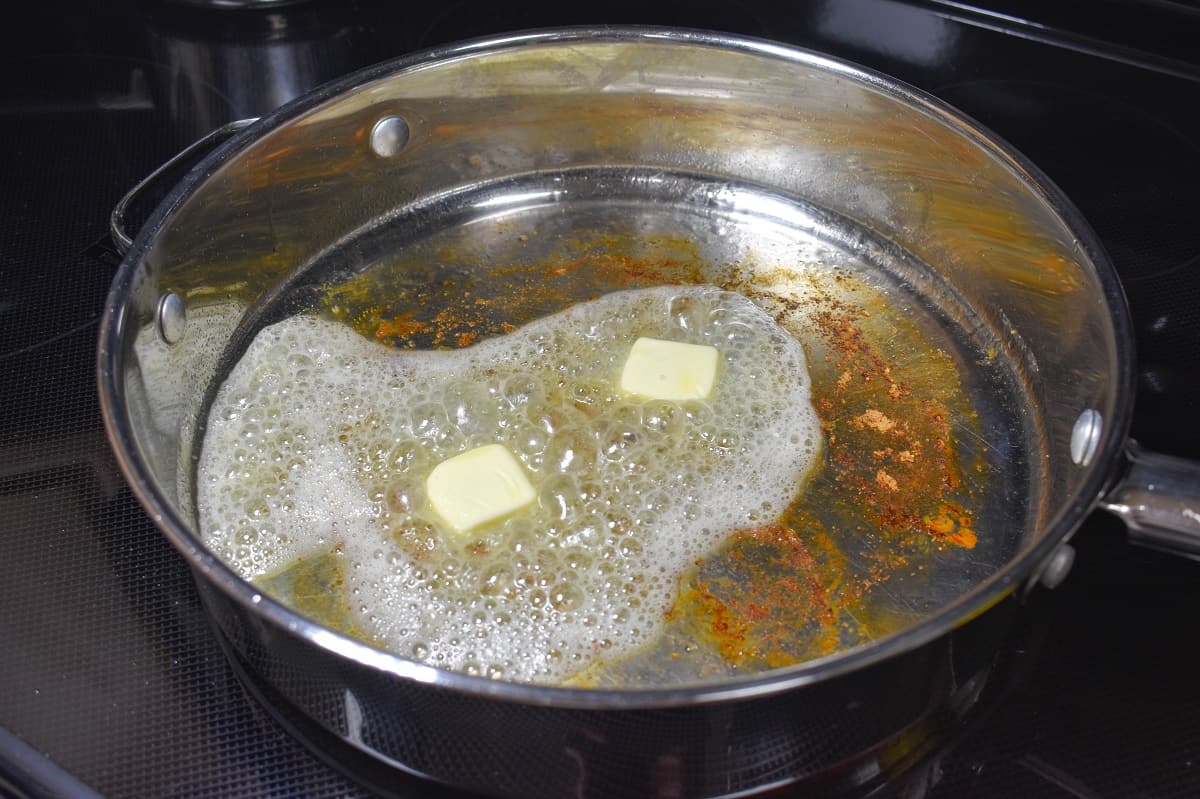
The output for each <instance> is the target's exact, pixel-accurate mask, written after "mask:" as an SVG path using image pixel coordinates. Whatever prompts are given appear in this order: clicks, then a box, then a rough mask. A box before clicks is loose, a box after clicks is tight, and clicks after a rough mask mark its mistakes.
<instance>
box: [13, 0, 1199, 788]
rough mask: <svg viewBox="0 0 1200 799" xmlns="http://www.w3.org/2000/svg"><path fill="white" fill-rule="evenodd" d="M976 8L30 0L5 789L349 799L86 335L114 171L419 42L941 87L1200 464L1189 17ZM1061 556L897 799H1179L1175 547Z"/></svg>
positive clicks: (1009, 5) (1163, 420) (1190, 748)
mask: <svg viewBox="0 0 1200 799" xmlns="http://www.w3.org/2000/svg"><path fill="white" fill-rule="evenodd" d="M416 5H420V6H421V7H420V8H417V7H415V6H416ZM987 5H988V8H987V9H981V8H980V7H978V6H977V5H975V4H970V3H949V2H896V1H893V0H817V1H814V2H795V3H790V4H782V3H781V4H772V3H767V2H735V0H725V2H711V3H710V2H702V1H697V2H683V1H682V0H676V1H675V2H668V3H660V4H655V3H647V2H622V1H621V0H618V1H617V2H605V3H591V2H587V1H586V0H584V1H583V2H577V3H574V4H571V3H559V4H541V3H536V2H533V3H523V4H521V5H520V7H519V10H502V7H501V4H496V3H493V2H486V1H485V0H446V2H443V3H440V4H401V3H385V2H380V3H370V2H365V0H362V1H360V2H357V3H348V2H327V3H325V2H319V1H318V0H313V1H312V2H307V3H303V2H302V3H295V4H290V5H286V6H276V7H274V9H273V10H271V11H264V10H228V9H225V10H216V9H196V8H186V7H182V6H180V5H172V4H168V3H142V4H138V3H133V2H128V0H126V1H125V2H108V3H103V4H87V3H74V4H72V3H68V2H58V3H56V2H46V3H40V4H36V5H34V6H32V7H30V6H26V7H24V9H23V14H24V19H23V20H22V21H21V22H13V21H12V20H10V24H8V25H5V26H2V27H0V41H2V42H3V50H2V51H0V52H2V53H3V55H0V61H2V62H3V63H4V65H5V70H4V73H3V74H4V75H5V80H4V81H3V85H2V86H0V186H2V187H3V191H2V192H0V797H9V796H33V797H40V796H54V795H59V794H66V795H81V796H82V795H88V793H89V791H90V790H94V791H95V792H98V793H99V794H101V795H105V796H112V797H161V796H187V797H262V796H308V797H331V798H332V797H349V796H365V795H369V793H370V792H369V790H368V789H367V788H365V787H363V785H361V784H360V783H359V782H356V781H355V780H354V779H352V778H349V777H347V776H345V775H344V773H343V769H341V768H339V767H337V765H336V762H337V761H339V760H341V761H342V762H343V763H344V762H346V759H345V758H343V757H342V756H341V754H340V753H338V752H336V751H334V752H332V753H331V754H330V755H329V756H326V757H324V758H322V757H319V756H317V755H315V754H313V753H312V752H311V751H310V749H309V748H306V746H305V745H303V744H301V743H299V742H298V740H297V738H296V737H295V736H294V735H292V734H291V732H289V731H288V730H286V729H285V728H284V726H282V725H281V723H280V721H279V720H278V719H276V718H275V717H273V716H271V715H269V714H268V713H267V712H266V711H264V710H263V709H262V707H261V706H260V705H259V704H258V703H257V701H256V700H255V699H254V698H252V697H250V696H248V695H247V693H246V692H245V690H244V689H243V688H242V686H241V684H240V683H239V682H238V680H237V678H236V676H235V675H234V673H233V671H232V670H231V668H230V666H229V664H228V663H227V661H226V659H225V658H224V656H223V654H222V652H221V650H220V648H219V645H218V643H217V641H216V639H215V638H214V637H213V635H212V633H211V631H210V629H209V626H208V623H207V622H206V620H205V617H204V616H203V614H202V611H201V608H200V604H199V600H198V597H197V595H196V593H195V589H194V587H193V585H192V582H191V577H190V573H189V572H188V569H187V567H186V566H185V565H184V563H183V561H182V560H181V559H180V558H179V557H178V556H177V555H176V553H175V551H174V550H173V549H172V548H171V547H170V546H169V545H168V544H167V543H166V541H165V540H164V539H163V538H162V537H161V536H160V535H159V534H158V533H157V532H156V530H155V529H154V527H153V525H152V524H151V523H150V522H149V521H148V520H147V518H146V517H145V515H144V514H143V513H142V511H141V509H140V507H139V506H138V505H137V503H136V502H135V501H134V499H133V498H132V496H131V494H130V492H129V491H128V489H127V488H126V487H125V485H124V483H123V481H122V479H121V478H120V476H119V475H118V473H117V471H116V467H115V464H114V462H113V459H112V457H111V455H110V454H109V451H108V447H107V443H106V441H105V438H104V434H103V429H102V424H101V421H100V416H99V410H98V405H97V401H96V394H95V389H94V377H93V373H94V348H95V339H96V335H97V320H98V317H99V315H100V312H101V309H102V305H103V302H104V296H105V293H106V291H107V287H108V284H109V282H110V280H111V278H112V275H113V272H114V268H115V267H114V263H113V259H112V258H111V249H110V248H109V247H108V246H107V245H106V235H107V220H108V213H109V211H110V209H111V208H112V206H113V205H114V203H115V202H116V201H117V199H118V198H119V197H120V196H121V195H122V194H123V193H124V191H125V190H126V189H127V188H129V187H130V186H131V185H133V184H134V183H135V182H137V180H138V179H140V178H141V177H142V176H143V175H144V174H146V173H147V172H149V171H150V170H151V169H152V168H153V167H154V166H156V165H157V164H159V163H160V162H162V161H163V160H165V159H166V158H168V157H169V156H170V155H171V154H173V153H174V152H176V151H177V150H179V149H180V148H181V147H183V146H184V145H186V144H187V143H188V142H189V141H191V140H192V139H194V138H196V137H198V136H199V135H201V134H203V133H204V132H205V131H207V130H210V129H212V128H214V127H216V126H217V125H219V124H220V123H222V122H225V121H227V120H231V119H235V118H239V117H245V116H250V115H254V114H259V113H262V112H263V111H265V110H268V109H269V108H271V107H273V106H275V105H277V104H279V103H281V102H283V101H285V100H287V99H290V98H291V97H293V96H295V95H296V94H297V93H299V92H301V91H304V90H307V89H309V88H311V87H312V86H314V85H316V84H317V83H320V82H323V81H325V80H328V79H330V78H333V77H335V76H337V75H340V74H343V73H345V72H348V71H350V70H352V69H354V68H357V67H359V66H364V65H366V64H369V63H374V62H377V61H381V60H384V59H387V58H390V57H394V56H397V55H401V54H404V53H408V52H412V51H414V50H417V49H420V48H423V47H426V46H430V45H434V44H440V43H445V42H449V41H453V40H457V39H462V38H468V37H473V36H477V35H484V34H489V33H497V32H501V31H507V30H515V29H522V28H529V27H538V26H546V25H560V24H597V23H645V24H663V25H677V26H685V27H694V28H707V29H714V30H723V31H729V32H734V33H742V34H749V35H753V36H760V37H766V38H772V39H777V40H780V41H784V42H788V43H792V44H796V45H800V46H804V47H810V48H813V49H817V50H821V51H823V52H826V53H829V54H832V55H836V56H841V57H844V58H847V59H850V60H853V61H857V62H859V63H861V64H863V65H866V66H869V67H872V68H874V69H877V70H879V71H882V72H886V73H889V74H891V75H893V76H896V77H899V78H901V79H904V80H907V81H909V82H910V83H913V84H915V85H917V86H919V87H921V88H923V89H926V90H927V91H929V92H931V93H933V94H935V95H937V96H938V97H941V98H942V99H944V100H946V101H948V102H949V103H951V104H953V105H956V106H958V107H959V108H961V109H962V110H964V111H965V112H967V113H968V114H970V115H972V116H974V117H975V118H976V119H978V120H980V121H981V122H982V123H983V124H984V125H986V126H988V127H990V128H992V129H993V130H994V131H996V132H998V133H999V135H1000V136H1001V137H1003V138H1005V139H1007V140H1008V141H1009V142H1010V143H1012V144H1013V145H1015V146H1016V147H1017V148H1018V149H1019V150H1021V151H1023V152H1024V153H1025V154H1026V155H1027V156H1029V158H1030V159H1031V160H1032V161H1033V162H1034V163H1036V164H1037V165H1038V166H1040V167H1041V168H1042V169H1043V170H1044V171H1045V172H1046V173H1048V174H1049V175H1050V177H1051V178H1052V179H1053V180H1054V181H1055V182H1057V183H1058V184H1059V185H1060V186H1061V187H1062V188H1063V190H1064V191H1065V192H1066V194H1067V195H1068V196H1069V197H1071V198H1072V199H1073V201H1074V202H1075V203H1076V204H1077V205H1078V206H1079V208H1080V209H1081V210H1082V212H1083V214H1084V216H1085V217H1086V218H1087V219H1088V220H1089V221H1090V222H1091V224H1092V225H1093V226H1094V227H1095V228H1096V230H1097V232H1098V233H1099V236H1100V238H1101V240H1102V241H1103V243H1104V245H1105V246H1106V247H1107V249H1108V251H1109V253H1110V255H1111V256H1112V259H1113V261H1114V262H1115V264H1116V266H1117V269H1118V271H1119V272H1120V274H1121V278H1122V280H1123V282H1124V285H1125V287H1126V290H1127V293H1128V297H1129V303H1130V307H1131V310H1132V315H1133V320H1134V326H1135V330H1136V335H1137V348H1138V353H1139V358H1140V368H1139V376H1140V382H1139V390H1138V395H1137V412H1136V415H1135V418H1134V422H1133V434H1134V437H1135V438H1137V439H1138V440H1139V441H1140V442H1141V443H1142V444H1143V445H1145V446H1147V447H1150V448H1153V449H1158V450H1162V451H1166V452H1170V453H1173V454H1177V455H1182V456H1185V457H1190V458H1195V459H1200V425H1198V424H1196V423H1195V422H1194V421H1193V420H1194V418H1195V415H1196V414H1197V413H1200V380H1198V379H1197V374H1200V193H1198V192H1197V188H1196V187H1197V186H1200V124H1198V122H1197V120H1198V119H1200V115H1198V114H1197V111H1196V109H1197V108H1200V51H1198V50H1196V49H1195V42H1196V41H1198V40H1200V38H1198V36H1197V34H1200V12H1197V11H1195V10H1193V9H1192V8H1191V7H1190V6H1188V5H1184V4H1182V3H1171V2H1167V0H1159V1H1158V2H1144V3H1136V2H1115V1H1114V2H1101V1H1100V0H1094V1H1093V2H1088V3H1061V2H1060V3H1056V4H1053V5H1052V6H1050V7H1046V6H1044V5H1043V4H1033V3H1022V2H1015V1H1010V2H999V1H997V2H993V3H990V4H987ZM1075 545H1076V549H1077V551H1078V557H1077V560H1076V565H1075V568H1074V571H1073V573H1072V575H1071V576H1070V577H1069V579H1068V580H1067V581H1066V583H1064V584H1063V585H1062V586H1060V587H1059V588H1057V589H1055V590H1053V591H1050V590H1042V591H1040V592H1036V593H1035V594H1034V595H1033V596H1032V597H1030V599H1029V601H1028V607H1027V608H1026V610H1027V613H1026V618H1025V621H1024V622H1023V624H1022V626H1021V628H1020V629H1019V630H1018V632H1017V634H1016V640H1015V643H1014V645H1013V647H1012V649H1011V651H1010V652H1008V653H1006V654H1005V668H1004V669H1003V679H1002V680H998V681H997V684H995V685H993V686H992V688H991V690H990V693H989V694H988V696H987V699H986V701H985V702H984V703H982V704H981V706H980V708H979V709H978V712H977V713H976V714H974V716H973V717H972V718H970V719H969V720H968V723H967V724H965V725H964V728H963V730H962V731H961V735H960V736H958V738H957V740H956V741H954V743H953V746H952V748H950V749H949V750H948V751H944V752H941V753H939V754H938V755H937V756H936V757H933V758H932V759H930V760H928V761H927V762H925V763H923V764H921V765H920V766H919V767H918V768H917V769H916V770H915V771H914V772H912V774H911V775H910V777H909V778H907V779H905V780H902V781H901V782H900V783H898V784H897V785H895V786H892V788H891V789H889V790H890V791H891V792H892V793H894V794H896V795H902V796H921V795H928V796H931V797H935V798H942V799H945V798H947V797H981V798H984V797H1012V796H1018V795H1024V796H1030V797H1051V798H1052V799H1053V798H1055V797H1063V798H1064V799H1066V798H1067V797H1076V798H1077V799H1085V798H1086V799H1091V798H1092V797H1154V798H1155V799H1165V798H1166V797H1192V796H1198V795H1200V679H1197V675H1198V674H1200V654H1197V649H1196V647H1195V646H1194V639H1195V633H1196V630H1197V629H1198V625H1197V623H1196V622H1195V620H1194V619H1195V615H1196V614H1197V612H1198V609H1200V565H1197V564H1195V563H1193V562H1189V561H1184V560H1180V559H1176V558H1173V557H1170V556H1167V555H1161V554H1157V553H1153V552H1148V551H1144V550H1139V549H1136V548H1133V547H1131V546H1129V545H1128V544H1127V543H1126V541H1125V538H1124V533H1123V530H1122V528H1121V526H1120V525H1119V524H1118V523H1117V522H1115V521H1114V520H1112V519H1110V518H1107V517H1104V516H1102V515H1099V514H1097V515H1095V516H1093V517H1092V518H1091V519H1090V520H1089V521H1088V522H1087V523H1086V524H1085V525H1084V527H1083V529H1082V530H1081V531H1080V532H1079V534H1078V535H1077V536H1076V538H1075ZM534 765H536V764H534ZM430 790H431V788H430V786H427V785H424V784H422V783H419V782H417V781H415V780H412V779H396V780H394V781H393V782H392V785H391V788H390V791H391V793H393V794H394V795H399V796H423V795H428V793H429V792H430Z"/></svg>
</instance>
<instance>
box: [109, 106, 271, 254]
mask: <svg viewBox="0 0 1200 799" xmlns="http://www.w3.org/2000/svg"><path fill="white" fill-rule="evenodd" d="M257 121H258V120H257V119H256V118H255V119H239V120H237V121H235V122H228V123H226V124H224V125H222V126H221V127H219V128H217V129H216V130H214V131H211V132H209V133H206V134H205V135H204V136H202V137H201V138H199V139H197V140H196V141H194V142H192V143H191V144H189V145H188V146H187V147H184V148H183V149H182V150H180V151H179V152H178V153H176V154H175V155H174V156H172V157H171V159H170V160H169V161H167V162H166V163H164V164H163V165H162V166H160V167H159V168H158V169H156V170H154V171H153V172H151V173H150V174H149V175H147V176H146V177H144V178H142V180H141V182H140V183H138V184H137V185H136V186H134V187H133V188H132V189H130V190H129V191H128V192H127V193H126V194H125V196H124V197H122V198H121V199H120V200H119V201H118V202H117V204H116V206H115V207H114V208H113V211H112V215H111V216H109V219H108V232H109V235H110V236H111V237H112V241H113V244H114V245H115V246H116V248H117V252H119V253H120V254H121V255H124V254H125V253H126V252H128V251H129V248H130V247H131V246H133V236H134V235H136V233H137V231H134V233H132V234H131V233H130V232H129V231H128V230H127V229H126V228H127V227H128V221H127V217H128V216H129V210H130V208H131V207H134V206H136V205H137V204H138V203H140V202H141V201H142V200H143V199H144V198H145V197H146V196H147V195H149V194H150V193H151V192H152V191H154V190H155V189H159V190H160V191H159V192H158V196H157V197H155V198H154V201H155V202H158V200H160V199H162V192H161V188H162V183H163V182H164V181H166V182H167V184H168V185H170V184H173V183H174V182H175V181H176V180H178V179H179V178H180V177H182V173H183V172H185V171H187V170H188V169H191V168H192V167H193V166H195V165H196V164H197V163H198V162H199V161H200V159H201V158H203V157H204V156H206V155H208V154H209V153H210V152H212V151H213V150H215V149H216V148H217V147H218V146H220V145H221V144H223V143H224V142H225V141H226V140H227V139H231V138H233V136H234V135H235V134H237V133H240V132H241V131H242V130H244V129H245V128H247V127H249V126H250V125H251V124H253V123H254V122H257Z"/></svg>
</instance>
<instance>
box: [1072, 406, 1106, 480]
mask: <svg viewBox="0 0 1200 799" xmlns="http://www.w3.org/2000/svg"><path fill="white" fill-rule="evenodd" d="M1103 429H1104V420H1103V419H1101V418H1100V412H1099V411H1094V410H1092V409H1090V408H1089V409H1088V410H1086V411H1084V412H1083V413H1081V414H1079V418H1078V419H1076V420H1075V429H1074V430H1072V431H1071V460H1073V461H1075V463H1077V464H1078V465H1080V466H1087V465H1088V464H1089V463H1091V462H1092V457H1093V456H1095V454H1096V450H1097V449H1098V448H1099V447H1100V431H1101V430H1103Z"/></svg>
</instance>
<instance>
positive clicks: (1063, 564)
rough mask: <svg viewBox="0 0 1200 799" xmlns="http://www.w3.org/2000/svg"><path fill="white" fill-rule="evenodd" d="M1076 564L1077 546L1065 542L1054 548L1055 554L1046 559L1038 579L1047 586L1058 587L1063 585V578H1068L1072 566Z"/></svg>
mask: <svg viewBox="0 0 1200 799" xmlns="http://www.w3.org/2000/svg"><path fill="white" fill-rule="evenodd" d="M1074 565H1075V547H1073V546H1071V545H1070V544H1063V545H1062V546H1060V547H1059V548H1058V549H1056V550H1054V554H1053V555H1051V556H1050V559H1049V560H1047V561H1046V565H1045V566H1043V567H1042V573H1041V574H1040V575H1039V576H1038V580H1039V581H1040V582H1041V584H1042V585H1044V586H1045V587H1046V588H1050V589H1054V588H1057V587H1058V586H1060V585H1062V581H1063V580H1065V579H1067V575H1068V574H1070V573H1071V567H1072V566H1074Z"/></svg>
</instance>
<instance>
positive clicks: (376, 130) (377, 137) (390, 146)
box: [371, 116, 408, 158]
mask: <svg viewBox="0 0 1200 799" xmlns="http://www.w3.org/2000/svg"><path fill="white" fill-rule="evenodd" d="M407 144H408V123H407V122H405V121H404V120H403V119H402V118H401V117H396V116H391V117H384V118H383V119H381V120H379V121H378V122H376V123H375V127H373V128H371V149H372V150H374V151H375V154H376V155H378V156H380V157H381V158H394V157H395V156H397V155H399V154H400V151H401V150H403V149H404V147H405V145H407Z"/></svg>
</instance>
